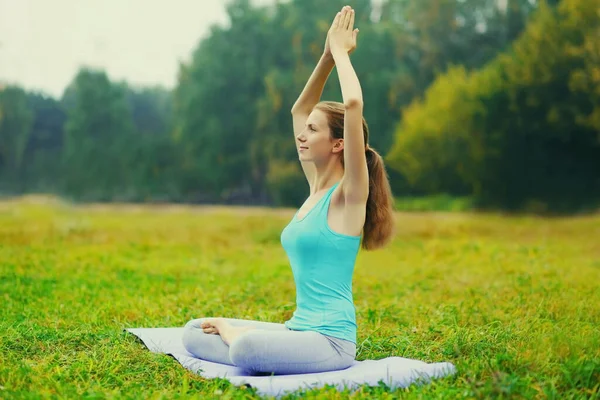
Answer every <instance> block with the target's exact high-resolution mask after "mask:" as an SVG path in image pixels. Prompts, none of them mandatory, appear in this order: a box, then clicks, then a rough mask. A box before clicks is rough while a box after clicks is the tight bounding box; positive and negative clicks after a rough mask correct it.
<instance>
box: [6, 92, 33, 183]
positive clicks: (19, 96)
mask: <svg viewBox="0 0 600 400" xmlns="http://www.w3.org/2000/svg"><path fill="white" fill-rule="evenodd" d="M32 121H33V113H32V112H31V110H30V109H29V107H28V105H27V95H26V93H25V91H24V90H23V89H21V88H19V87H16V86H7V87H5V88H1V89H0V171H3V175H5V176H6V177H7V179H8V181H9V182H10V183H11V184H12V185H16V186H17V187H18V188H19V189H18V190H23V182H22V171H23V163H24V155H25V149H26V148H27V144H28V141H29V137H30V135H31V124H32Z"/></svg>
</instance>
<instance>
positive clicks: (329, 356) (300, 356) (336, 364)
mask: <svg viewBox="0 0 600 400" xmlns="http://www.w3.org/2000/svg"><path fill="white" fill-rule="evenodd" d="M355 356H356V345H355V344H354V343H352V342H349V341H346V340H341V339H336V338H330V337H328V336H325V335H322V334H320V333H318V332H314V331H292V330H287V331H284V330H270V331H266V330H251V331H248V332H245V333H243V334H242V335H240V336H239V337H238V338H237V339H235V340H234V341H233V343H231V346H230V348H229V357H230V359H231V361H232V362H233V364H234V365H236V366H238V367H240V368H243V369H245V370H247V371H249V372H251V373H260V374H264V373H267V374H277V375H279V374H303V373H313V372H323V371H334V370H340V369H345V368H348V367H349V366H351V365H352V363H353V362H354V358H355Z"/></svg>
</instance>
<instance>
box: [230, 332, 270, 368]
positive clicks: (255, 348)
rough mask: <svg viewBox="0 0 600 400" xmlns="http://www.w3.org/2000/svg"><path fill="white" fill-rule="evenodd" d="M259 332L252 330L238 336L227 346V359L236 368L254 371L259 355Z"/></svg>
mask: <svg viewBox="0 0 600 400" xmlns="http://www.w3.org/2000/svg"><path fill="white" fill-rule="evenodd" d="M260 347H261V344H260V331H258V330H252V331H248V332H244V333H243V334H241V335H240V336H238V337H237V338H236V339H235V340H234V341H233V343H231V345H230V346H229V358H230V359H231V362H233V363H234V364H235V365H236V366H238V367H240V368H244V369H246V370H249V371H252V372H258V371H256V367H257V364H258V361H259V357H260V356H261V353H262V352H263V351H264V349H263V351H261V348H260Z"/></svg>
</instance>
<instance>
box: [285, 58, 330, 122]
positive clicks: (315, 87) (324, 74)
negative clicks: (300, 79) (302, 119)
mask: <svg viewBox="0 0 600 400" xmlns="http://www.w3.org/2000/svg"><path fill="white" fill-rule="evenodd" d="M334 66H335V62H334V61H333V56H332V55H331V53H325V52H324V53H323V55H322V56H321V58H320V59H319V62H318V63H317V66H316V67H315V69H314V70H313V72H312V74H311V75H310V78H308V82H306V85H305V86H304V89H303V90H302V93H300V96H298V100H296V102H295V103H294V105H293V107H292V114H298V113H301V114H306V115H308V114H310V112H311V111H312V109H313V107H314V106H315V105H316V104H317V103H318V102H319V101H320V100H321V95H322V94H323V88H324V87H325V83H327V79H328V78H329V75H330V74H331V71H332V70H333V67H334Z"/></svg>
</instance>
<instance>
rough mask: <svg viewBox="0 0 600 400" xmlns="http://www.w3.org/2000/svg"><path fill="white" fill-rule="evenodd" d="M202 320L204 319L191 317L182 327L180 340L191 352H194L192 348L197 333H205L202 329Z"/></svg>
mask: <svg viewBox="0 0 600 400" xmlns="http://www.w3.org/2000/svg"><path fill="white" fill-rule="evenodd" d="M202 321H204V318H197V319H192V320H190V321H188V322H187V323H186V324H185V326H184V327H183V336H182V338H181V341H182V344H183V347H184V348H185V349H186V350H187V351H189V352H190V353H192V354H195V351H194V350H195V347H196V344H197V342H198V335H205V333H204V331H203V330H202Z"/></svg>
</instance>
